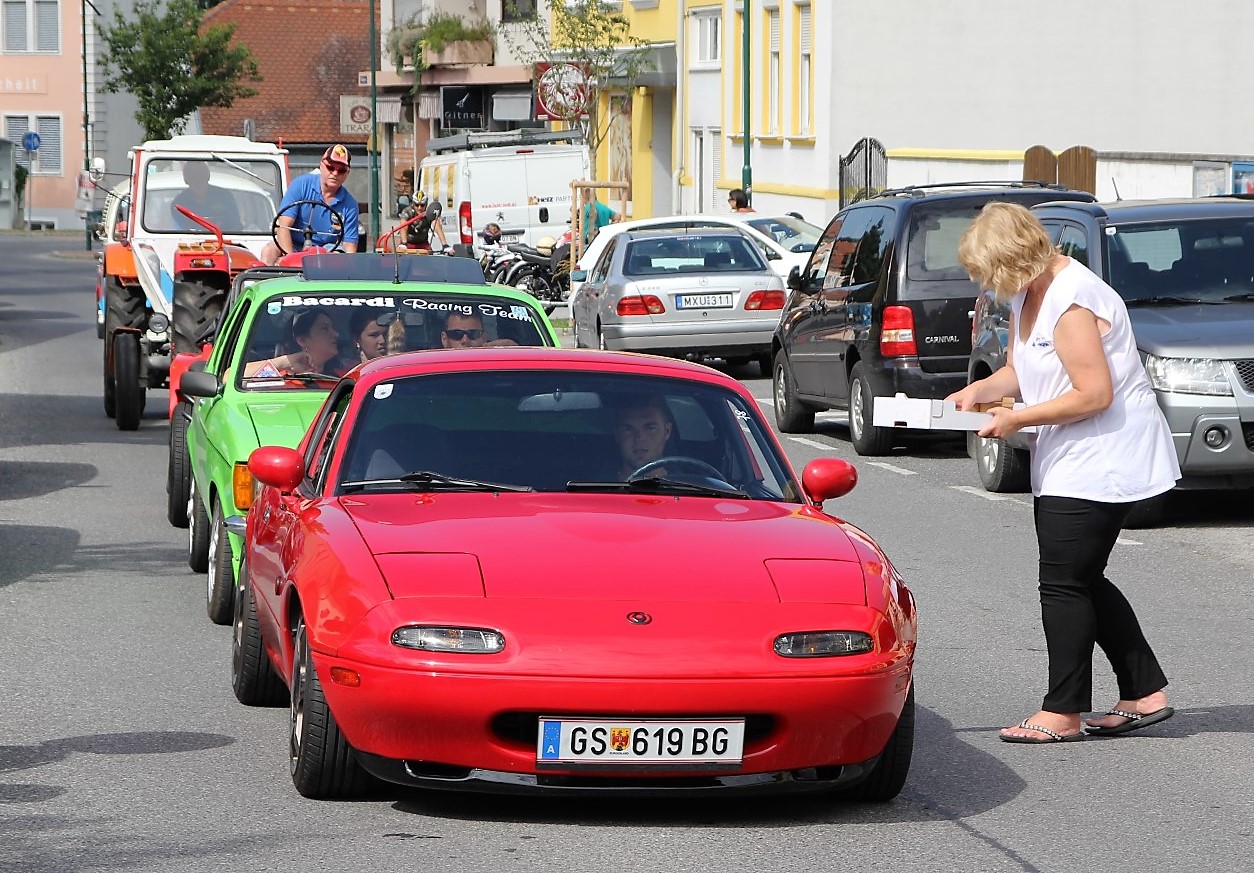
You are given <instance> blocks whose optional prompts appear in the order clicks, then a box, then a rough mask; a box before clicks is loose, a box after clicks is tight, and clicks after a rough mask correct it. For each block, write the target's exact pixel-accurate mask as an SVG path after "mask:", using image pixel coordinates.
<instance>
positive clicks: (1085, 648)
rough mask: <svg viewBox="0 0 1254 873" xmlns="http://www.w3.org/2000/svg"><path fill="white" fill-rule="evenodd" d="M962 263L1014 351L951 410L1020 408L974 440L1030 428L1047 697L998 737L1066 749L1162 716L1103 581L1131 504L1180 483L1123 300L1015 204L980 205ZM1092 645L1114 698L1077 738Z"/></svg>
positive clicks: (1144, 650)
mask: <svg viewBox="0 0 1254 873" xmlns="http://www.w3.org/2000/svg"><path fill="white" fill-rule="evenodd" d="M958 257H959V260H960V261H961V263H962V265H963V267H964V268H965V269H966V271H967V273H968V274H969V275H970V276H971V278H972V279H973V280H975V281H976V282H978V283H979V284H980V286H981V287H984V288H991V289H992V290H993V291H994V292H995V293H996V295H997V297H998V299H999V300H1002V301H1005V300H1010V301H1011V322H1010V340H1009V343H1008V346H1007V354H1006V363H1005V365H1004V366H1003V367H1002V368H1001V369H999V370H998V371H997V372H996V373H994V374H992V375H991V376H989V377H988V378H986V379H981V380H979V381H978V382H974V383H972V384H971V385H968V386H967V387H966V388H964V389H962V390H961V391H958V392H957V393H955V394H952V395H951V396H950V397H949V398H948V399H950V400H953V401H954V402H955V403H956V404H957V406H958V408H959V409H962V410H970V409H972V408H974V407H975V405H976V404H977V403H987V402H993V401H997V400H1000V399H1001V398H1003V397H1007V396H1011V397H1021V398H1022V399H1023V403H1024V405H1023V407H1022V408H1019V409H1006V408H995V409H993V410H992V412H991V415H992V419H991V420H990V422H989V424H987V425H985V427H984V428H983V429H982V430H980V432H979V435H980V436H982V437H993V438H997V439H1006V438H1007V437H1010V436H1012V435H1014V434H1015V433H1018V432H1019V431H1021V430H1023V429H1024V428H1027V427H1029V426H1031V427H1034V428H1035V430H1036V433H1035V440H1034V443H1033V445H1032V449H1031V458H1032V464H1031V468H1032V493H1033V517H1034V520H1035V526H1036V537H1037V544H1038V547H1039V553H1040V558H1039V586H1040V600H1041V618H1042V622H1043V624H1044V628H1045V641H1046V649H1047V651H1048V654H1049V686H1048V691H1047V692H1046V694H1045V699H1044V702H1043V703H1042V705H1041V709H1040V710H1039V711H1038V712H1036V713H1035V714H1033V715H1031V716H1029V717H1028V718H1026V719H1024V720H1023V721H1021V722H1019V723H1018V724H1017V725H1015V726H1013V727H1008V728H1005V729H1003V730H1002V731H1001V739H1003V740H1005V741H1006V742H1011V743H1056V742H1070V741H1074V740H1080V739H1083V738H1084V737H1085V736H1086V735H1094V734H1096V735H1114V734H1122V733H1127V732H1129V731H1134V730H1139V729H1141V728H1144V727H1147V726H1149V725H1151V724H1156V723H1158V722H1161V721H1163V720H1164V719H1167V718H1170V717H1171V716H1172V714H1173V712H1174V710H1172V708H1171V707H1170V706H1168V705H1167V695H1166V693H1165V691H1164V690H1163V689H1164V688H1165V687H1166V686H1167V677H1166V675H1165V674H1164V673H1163V670H1162V668H1161V667H1160V666H1159V663H1158V659H1157V658H1156V657H1155V655H1154V652H1153V650H1152V649H1151V648H1150V645H1149V643H1148V642H1147V641H1146V639H1145V635H1144V634H1143V633H1142V631H1141V626H1140V623H1139V622H1138V620H1137V617H1136V613H1135V612H1134V611H1133V609H1132V606H1131V604H1130V603H1129V602H1128V600H1127V598H1126V597H1124V595H1123V594H1122V592H1120V591H1119V589H1118V588H1116V587H1115V586H1114V584H1112V583H1111V582H1110V580H1109V579H1107V578H1106V575H1105V571H1106V565H1107V562H1108V560H1109V558H1110V553H1111V550H1112V549H1113V548H1114V545H1115V540H1116V538H1117V537H1118V536H1119V531H1120V529H1121V527H1122V526H1123V522H1124V520H1125V519H1126V518H1127V516H1128V513H1129V512H1130V511H1131V509H1132V507H1133V505H1134V504H1135V503H1136V502H1137V501H1138V500H1143V499H1146V498H1150V497H1154V496H1156V495H1159V494H1162V493H1164V492H1166V491H1168V490H1170V489H1171V488H1172V487H1173V486H1174V485H1175V482H1176V480H1177V479H1178V478H1179V477H1180V468H1179V465H1178V463H1177V460H1176V452H1175V447H1174V446H1173V444H1172V440H1171V432H1170V430H1169V428H1168V426H1167V422H1166V420H1165V419H1164V418H1163V414H1162V412H1161V410H1160V409H1159V407H1158V403H1157V401H1156V400H1155V398H1154V391H1153V389H1152V388H1151V386H1150V383H1149V379H1148V377H1147V376H1146V374H1145V369H1144V367H1143V366H1142V365H1141V360H1140V357H1139V355H1138V354H1137V348H1136V341H1135V338H1134V337H1133V335H1132V326H1131V322H1130V320H1129V318H1128V312H1127V309H1126V307H1125V306H1124V303H1123V300H1122V299H1121V298H1120V297H1119V295H1118V293H1116V292H1115V290H1114V289H1113V288H1111V287H1110V286H1109V285H1107V284H1106V283H1105V282H1103V281H1102V280H1101V279H1100V278H1098V277H1097V276H1096V275H1094V274H1093V273H1092V272H1090V271H1089V270H1088V268H1086V267H1085V266H1084V265H1083V264H1081V263H1080V262H1078V261H1076V260H1074V259H1072V258H1069V257H1067V256H1065V255H1062V254H1060V253H1059V252H1058V250H1057V249H1055V248H1054V246H1053V244H1052V242H1051V240H1050V237H1049V235H1048V234H1047V233H1046V231H1045V228H1044V227H1043V226H1042V225H1041V223H1040V222H1039V221H1038V220H1037V219H1036V216H1034V215H1033V214H1032V213H1031V212H1029V211H1028V210H1027V209H1025V208H1024V207H1022V206H1019V205H1016V204H1009V203H990V204H988V205H986V206H985V207H984V208H983V209H982V210H981V212H980V214H979V215H978V216H977V217H976V218H975V220H974V221H973V222H972V223H971V225H970V226H969V227H968V228H967V230H966V232H965V233H964V234H963V236H962V239H961V241H960V243H959V247H958ZM1094 645H1096V646H1098V647H1100V648H1101V649H1102V651H1103V652H1104V653H1105V654H1106V657H1107V658H1108V659H1109V661H1110V664H1111V666H1112V667H1113V668H1114V671H1115V677H1116V679H1117V680H1118V685H1119V700H1118V702H1117V703H1116V704H1115V705H1114V706H1113V707H1112V708H1111V709H1110V710H1108V711H1107V712H1106V713H1105V714H1103V715H1100V716H1098V717H1096V718H1090V719H1089V720H1088V722H1087V727H1085V726H1084V725H1083V724H1082V721H1081V716H1082V714H1083V713H1085V712H1088V711H1090V710H1091V709H1092V686H1093V648H1094Z"/></svg>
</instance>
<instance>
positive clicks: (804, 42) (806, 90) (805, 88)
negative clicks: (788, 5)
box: [797, 6, 814, 134]
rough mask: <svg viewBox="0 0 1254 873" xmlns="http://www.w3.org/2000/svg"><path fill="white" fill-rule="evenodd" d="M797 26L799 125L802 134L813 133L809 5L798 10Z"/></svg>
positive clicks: (812, 40)
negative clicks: (799, 47)
mask: <svg viewBox="0 0 1254 873" xmlns="http://www.w3.org/2000/svg"><path fill="white" fill-rule="evenodd" d="M798 11H799V12H800V15H799V16H798V27H799V28H800V30H801V34H800V44H801V57H800V58H798V62H797V68H798V69H797V74H798V82H799V85H800V91H799V93H798V95H797V97H798V103H799V105H800V106H801V118H800V119H798V121H799V122H800V124H799V127H800V129H801V132H802V133H803V134H809V133H813V131H814V117H813V113H812V112H811V107H810V103H811V101H812V100H813V94H812V91H811V88H810V84H811V82H810V77H811V76H812V75H813V73H812V72H811V68H810V60H811V54H812V51H811V46H812V45H813V44H814V34H813V24H812V21H813V20H812V18H811V14H810V7H809V6H802V7H801V8H800V9H799V10H798Z"/></svg>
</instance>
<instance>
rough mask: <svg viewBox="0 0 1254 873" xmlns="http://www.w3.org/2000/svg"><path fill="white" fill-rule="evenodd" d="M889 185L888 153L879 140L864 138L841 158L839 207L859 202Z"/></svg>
mask: <svg viewBox="0 0 1254 873" xmlns="http://www.w3.org/2000/svg"><path fill="white" fill-rule="evenodd" d="M887 185H888V154H887V153H886V152H885V151H884V145H883V143H881V142H880V141H879V140H878V139H873V138H871V137H869V136H868V137H865V138H864V139H860V140H858V142H857V144H856V145H855V146H854V147H853V148H852V149H850V150H849V154H847V155H845V156H844V157H843V158H841V159H840V205H841V206H844V205H845V204H847V203H857V202H858V201H859V200H864V199H866V198H867V197H870V196H871V195H873V194H877V193H879V192H880V191H883V190H884V188H885V187H887Z"/></svg>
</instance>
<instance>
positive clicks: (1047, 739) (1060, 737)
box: [998, 718, 1087, 746]
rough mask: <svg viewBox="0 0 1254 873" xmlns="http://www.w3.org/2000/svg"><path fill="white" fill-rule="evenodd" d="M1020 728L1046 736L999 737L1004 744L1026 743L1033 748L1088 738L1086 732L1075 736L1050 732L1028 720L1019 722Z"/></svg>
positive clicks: (1007, 735)
mask: <svg viewBox="0 0 1254 873" xmlns="http://www.w3.org/2000/svg"><path fill="white" fill-rule="evenodd" d="M1019 727H1021V728H1023V729H1024V730H1028V731H1038V732H1040V733H1042V734H1045V736H1043V737H1017V736H1014V735H1013V734H998V736H1000V737H1001V741H1002V742H1003V743H1026V744H1028V745H1032V746H1039V745H1042V744H1044V743H1075V742H1078V741H1080V740H1082V739H1084V738H1085V736H1087V734H1085V733H1084V731H1077V732H1076V733H1074V734H1060V733H1058V732H1057V731H1052V730H1050V729H1049V728H1047V727H1045V726H1044V725H1039V724H1031V723H1029V722H1028V720H1027V719H1026V718H1025V719H1024V720H1023V721H1021V722H1019Z"/></svg>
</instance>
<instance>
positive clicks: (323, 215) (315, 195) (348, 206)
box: [261, 144, 358, 264]
mask: <svg viewBox="0 0 1254 873" xmlns="http://www.w3.org/2000/svg"><path fill="white" fill-rule="evenodd" d="M351 167H352V155H350V154H349V152H348V149H347V148H346V147H345V146H343V145H338V144H337V145H333V146H331V147H330V148H329V149H327V150H326V151H325V152H323V153H322V160H321V161H320V162H319V163H318V169H317V171H316V172H313V173H306V174H304V175H303V176H300V177H298V178H297V179H295V180H294V181H293V182H292V184H291V185H289V186H288V188H287V193H285V194H284V195H283V203H282V204H281V205H280V206H279V223H278V226H277V227H276V228H275V236H276V237H277V240H278V245H276V244H275V243H274V242H268V243H266V246H265V248H264V249H263V250H262V253H261V259H262V260H263V261H265V262H266V263H267V264H274V263H275V262H277V261H278V260H279V258H281V257H283V254H284V252H289V253H290V252H298V251H300V250H301V249H303V248H304V247H305V246H306V245H307V244H308V245H324V246H329V245H331V244H332V243H334V242H335V238H336V237H337V236H339V232H340V229H339V228H338V227H335V226H333V224H334V221H335V217H334V216H333V214H332V213H331V212H330V211H329V210H327V209H319V208H317V207H315V206H313V205H311V204H309V203H306V204H304V205H302V206H299V207H296V206H292V204H294V203H298V202H300V201H301V200H312V201H314V202H317V203H325V204H326V205H327V206H329V207H330V208H331V209H334V210H335V211H336V212H337V213H339V217H340V218H341V219H343V221H344V239H343V241H342V242H341V243H340V245H339V249H341V250H343V251H345V252H355V251H357V238H358V235H357V221H358V211H357V200H356V198H354V197H353V195H352V194H351V193H349V191H348V189H347V188H345V187H344V182H345V180H347V179H348V173H349V170H350V169H351ZM288 207H291V208H288ZM303 228H308V229H309V230H311V231H312V233H310V234H309V236H310V237H311V239H306V238H305V233H304V231H303ZM280 247H281V248H280Z"/></svg>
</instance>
